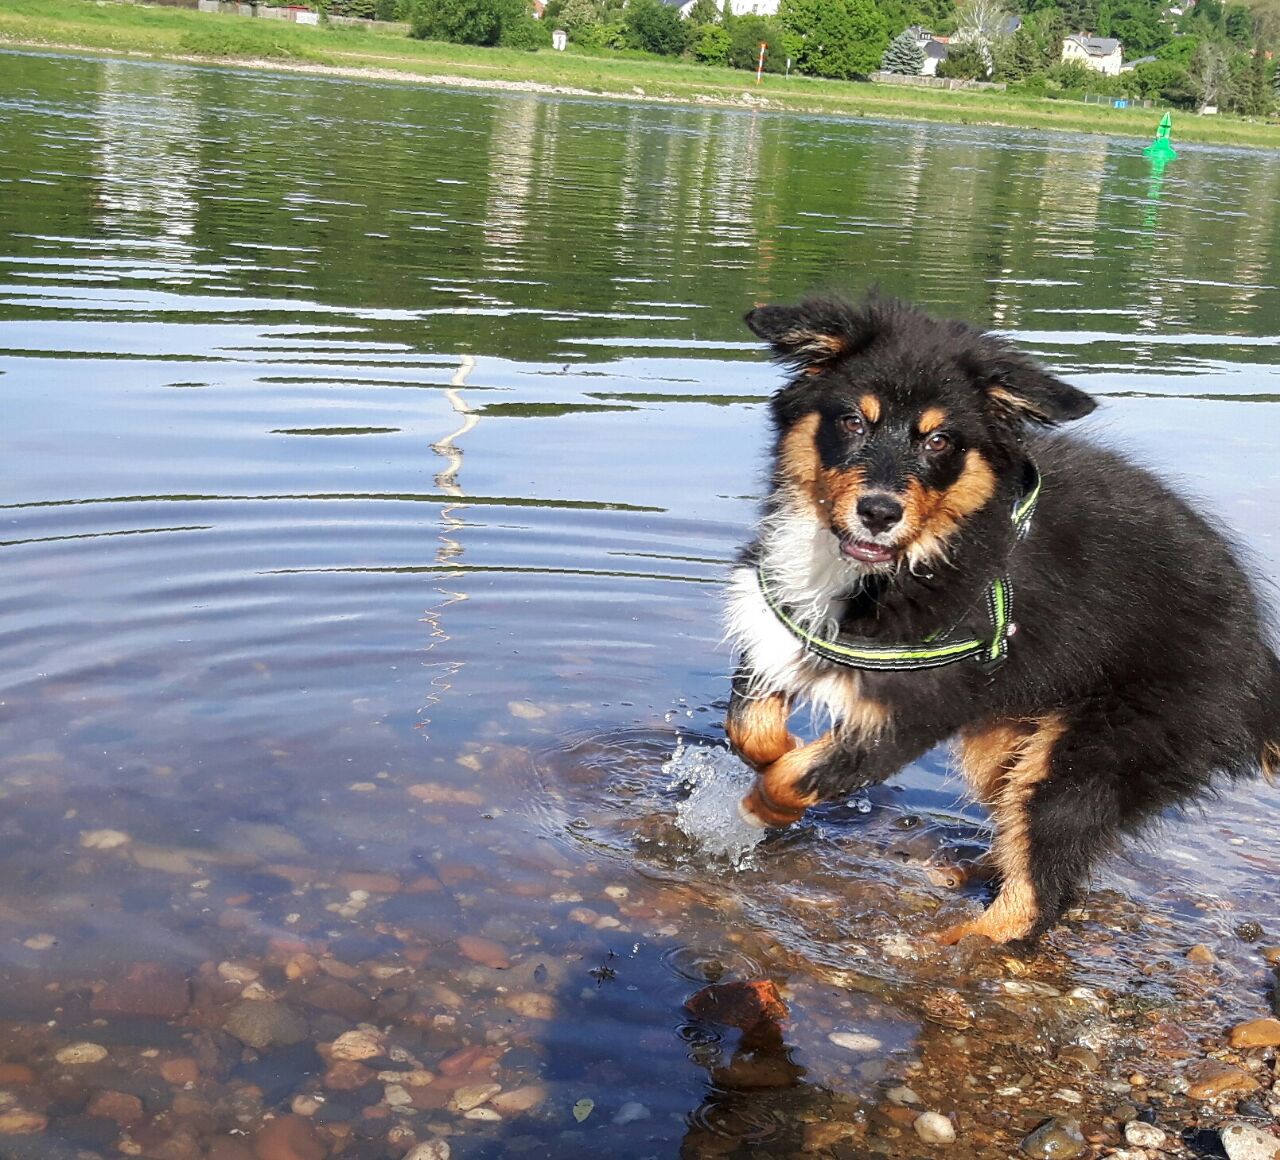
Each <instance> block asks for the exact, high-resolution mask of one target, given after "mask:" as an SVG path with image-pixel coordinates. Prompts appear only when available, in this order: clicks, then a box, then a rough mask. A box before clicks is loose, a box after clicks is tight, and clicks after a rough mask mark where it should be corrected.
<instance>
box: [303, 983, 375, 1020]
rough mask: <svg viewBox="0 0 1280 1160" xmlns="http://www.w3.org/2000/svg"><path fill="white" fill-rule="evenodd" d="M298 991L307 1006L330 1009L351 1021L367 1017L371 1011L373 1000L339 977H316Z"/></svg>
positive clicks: (323, 1009) (322, 1009)
mask: <svg viewBox="0 0 1280 1160" xmlns="http://www.w3.org/2000/svg"><path fill="white" fill-rule="evenodd" d="M299 993H300V994H301V996H302V1001H303V1002H304V1003H306V1004H307V1006H308V1007H316V1008H318V1009H319V1010H321V1011H330V1012H332V1013H333V1014H334V1015H341V1016H342V1017H343V1018H344V1019H349V1020H351V1021H352V1022H353V1023H359V1022H360V1021H361V1020H363V1019H367V1018H368V1017H369V1015H370V1013H371V1012H372V1011H373V1000H372V999H370V998H369V996H368V995H366V994H364V992H363V991H358V990H356V988H355V987H353V986H352V985H351V984H350V983H344V982H343V981H342V980H341V979H317V980H316V981H315V982H314V983H311V984H309V985H308V986H307V987H305V988H303V989H302V990H301V991H300V992H299Z"/></svg>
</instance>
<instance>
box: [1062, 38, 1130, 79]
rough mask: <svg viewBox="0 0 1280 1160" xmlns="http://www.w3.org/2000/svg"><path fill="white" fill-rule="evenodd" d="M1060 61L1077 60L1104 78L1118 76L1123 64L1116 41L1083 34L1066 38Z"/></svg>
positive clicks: (1118, 44)
mask: <svg viewBox="0 0 1280 1160" xmlns="http://www.w3.org/2000/svg"><path fill="white" fill-rule="evenodd" d="M1062 59H1063V61H1064V62H1067V61H1073V60H1078V61H1080V63H1081V64H1083V65H1084V66H1085V67H1086V68H1091V69H1093V71H1094V72H1098V73H1101V74H1102V75H1103V76H1104V77H1115V76H1119V75H1120V66H1121V64H1122V63H1123V56H1122V53H1121V49H1120V42H1119V41H1118V40H1116V39H1114V38H1113V37H1110V36H1085V35H1084V33H1083V32H1077V33H1076V34H1075V35H1074V36H1068V37H1067V38H1066V40H1064V41H1063V42H1062Z"/></svg>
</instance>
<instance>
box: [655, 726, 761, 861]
mask: <svg viewBox="0 0 1280 1160" xmlns="http://www.w3.org/2000/svg"><path fill="white" fill-rule="evenodd" d="M662 772H663V773H664V774H666V775H667V776H668V777H669V778H670V779H671V781H670V785H669V788H670V789H672V790H676V791H680V792H685V791H687V793H688V796H687V797H685V798H684V799H683V800H681V801H680V802H679V803H678V804H677V805H676V825H677V826H679V828H680V829H681V830H682V831H683V832H684V833H685V834H687V835H688V836H689V837H690V838H692V839H693V840H694V841H695V842H697V843H698V846H699V847H700V848H701V849H702V850H703V851H704V852H705V853H707V854H710V855H712V856H713V857H715V858H722V859H724V860H725V861H726V862H728V863H729V865H730V866H732V867H733V868H734V869H735V870H741V869H743V868H744V867H746V866H748V865H750V863H751V854H752V852H753V851H754V850H755V848H756V846H758V845H759V844H760V841H761V839H762V838H763V837H764V830H763V829H761V828H760V827H759V826H753V825H752V824H751V823H750V822H748V821H746V820H745V819H744V818H743V817H742V814H741V813H740V812H739V810H738V802H739V801H741V800H742V797H743V795H744V794H745V793H746V792H747V790H748V789H749V788H750V787H751V782H752V780H753V779H754V777H755V775H754V774H753V773H752V771H751V769H750V768H748V767H747V766H746V765H744V764H743V763H742V762H741V761H740V760H739V759H738V758H737V757H736V756H734V754H732V753H730V752H729V750H727V749H723V748H721V747H720V746H714V745H686V744H685V743H684V741H683V740H677V742H676V747H675V751H674V752H673V753H672V754H671V756H670V757H669V758H668V759H667V760H666V761H665V762H664V763H663V766H662Z"/></svg>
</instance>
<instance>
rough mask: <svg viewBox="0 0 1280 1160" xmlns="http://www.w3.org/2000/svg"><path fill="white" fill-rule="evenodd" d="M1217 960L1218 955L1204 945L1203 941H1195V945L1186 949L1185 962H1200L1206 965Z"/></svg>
mask: <svg viewBox="0 0 1280 1160" xmlns="http://www.w3.org/2000/svg"><path fill="white" fill-rule="evenodd" d="M1217 961H1218V956H1217V955H1215V954H1214V953H1213V951H1212V950H1210V949H1209V948H1208V947H1207V946H1205V945H1204V943H1196V945H1195V946H1193V947H1192V948H1191V949H1190V950H1189V951H1187V962H1189V963H1201V964H1203V965H1208V964H1209V963H1216V962H1217Z"/></svg>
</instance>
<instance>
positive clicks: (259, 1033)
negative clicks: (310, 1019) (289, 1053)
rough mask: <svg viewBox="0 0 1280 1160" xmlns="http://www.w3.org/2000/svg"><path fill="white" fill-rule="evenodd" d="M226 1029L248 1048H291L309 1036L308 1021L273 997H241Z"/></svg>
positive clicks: (229, 1012) (230, 1011)
mask: <svg viewBox="0 0 1280 1160" xmlns="http://www.w3.org/2000/svg"><path fill="white" fill-rule="evenodd" d="M222 1027H223V1030H224V1031H226V1032H227V1033H228V1034H229V1035H234V1036H235V1037H236V1038H237V1039H238V1040H240V1042H241V1043H243V1044H245V1045H246V1046H248V1047H253V1048H256V1049H257V1050H258V1051H262V1050H263V1049H264V1048H267V1047H277V1046H278V1047H289V1046H291V1045H292V1044H294V1043H301V1042H302V1041H303V1040H304V1039H306V1038H307V1021H306V1020H305V1019H304V1018H303V1017H302V1016H301V1015H299V1014H298V1013H297V1012H296V1011H295V1010H293V1008H292V1007H286V1006H285V1005H284V1004H283V1003H277V1002H275V1001H274V1000H271V999H241V1000H240V1001H239V1002H237V1003H235V1004H234V1005H233V1006H232V1007H231V1009H230V1010H229V1011H228V1012H227V1015H226V1018H225V1019H224V1020H223V1023H222Z"/></svg>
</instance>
